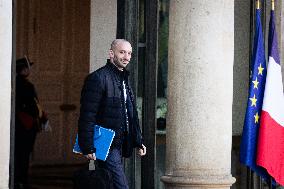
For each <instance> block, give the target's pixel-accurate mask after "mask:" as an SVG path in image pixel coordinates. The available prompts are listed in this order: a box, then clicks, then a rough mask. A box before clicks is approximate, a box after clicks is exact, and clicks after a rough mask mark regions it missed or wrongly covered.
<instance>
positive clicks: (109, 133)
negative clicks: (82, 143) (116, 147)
mask: <svg viewBox="0 0 284 189" xmlns="http://www.w3.org/2000/svg"><path fill="white" fill-rule="evenodd" d="M114 136H115V132H114V131H113V130H111V129H106V128H104V127H101V126H98V125H95V126H94V147H95V148H96V153H95V155H96V158H97V159H100V160H103V161H105V160H106V158H107V156H108V153H109V149H110V146H111V143H112V140H113V138H114ZM73 152H74V153H80V154H82V151H81V149H80V147H79V144H78V135H77V136H76V141H75V144H74V147H73Z"/></svg>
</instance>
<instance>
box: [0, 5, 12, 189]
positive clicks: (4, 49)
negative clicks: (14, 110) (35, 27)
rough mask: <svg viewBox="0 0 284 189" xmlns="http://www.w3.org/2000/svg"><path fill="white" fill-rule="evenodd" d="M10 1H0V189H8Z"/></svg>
mask: <svg viewBox="0 0 284 189" xmlns="http://www.w3.org/2000/svg"><path fill="white" fill-rule="evenodd" d="M12 23H13V22H12V1H5V0H4V1H3V0H0V26H1V27H0V49H1V50H0V81H1V95H0V116H1V117H0V125H1V134H0V144H1V155H0V170H1V171H0V188H1V189H8V188H9V163H10V121H11V117H10V116H11V114H10V113H11V62H12Z"/></svg>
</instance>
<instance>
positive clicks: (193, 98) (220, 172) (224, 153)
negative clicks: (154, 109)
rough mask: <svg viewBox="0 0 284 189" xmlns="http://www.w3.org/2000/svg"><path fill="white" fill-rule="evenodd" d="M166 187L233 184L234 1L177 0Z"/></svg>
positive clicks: (171, 56)
mask: <svg viewBox="0 0 284 189" xmlns="http://www.w3.org/2000/svg"><path fill="white" fill-rule="evenodd" d="M170 3H171V4H170V24H169V29H170V31H169V69H168V117H167V152H166V173H165V176H163V177H162V178H161V180H162V181H163V182H164V184H165V186H166V189H181V188H189V189H199V188H218V189H228V188H230V186H231V185H232V184H233V183H234V182H235V179H234V178H233V177H232V175H231V142H232V141H231V139H232V97H233V58H234V1H232V0H215V1H212V0H203V1H196V0H171V2H170Z"/></svg>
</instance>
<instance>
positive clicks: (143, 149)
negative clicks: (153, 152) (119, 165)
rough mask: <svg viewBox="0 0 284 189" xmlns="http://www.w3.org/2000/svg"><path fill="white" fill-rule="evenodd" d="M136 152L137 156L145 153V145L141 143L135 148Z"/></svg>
mask: <svg viewBox="0 0 284 189" xmlns="http://www.w3.org/2000/svg"><path fill="white" fill-rule="evenodd" d="M137 154H138V155H139V156H144V155H145V154H146V146H144V144H142V148H139V149H137Z"/></svg>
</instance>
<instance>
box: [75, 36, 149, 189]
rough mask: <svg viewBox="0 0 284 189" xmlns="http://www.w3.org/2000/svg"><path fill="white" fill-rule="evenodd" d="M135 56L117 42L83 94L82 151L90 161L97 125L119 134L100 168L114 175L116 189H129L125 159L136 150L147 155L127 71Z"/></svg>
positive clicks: (79, 137) (126, 46)
mask: <svg viewBox="0 0 284 189" xmlns="http://www.w3.org/2000/svg"><path fill="white" fill-rule="evenodd" d="M131 53H132V47H131V44H130V43H129V42H128V41H126V40H124V39H116V40H114V41H113V42H112V44H111V48H110V50H109V58H110V59H109V60H108V61H107V63H106V65H105V66H103V67H101V68H100V69H98V70H96V71H95V72H93V73H91V74H89V75H88V76H87V78H86V80H85V83H84V86H83V89H82V93H81V108H80V117H79V122H78V123H79V124H78V141H79V146H80V149H81V150H82V152H83V154H84V155H85V157H86V158H87V159H89V160H95V159H96V157H95V152H96V149H94V146H93V135H94V128H93V127H94V125H100V126H102V127H105V128H108V129H112V130H114V131H115V137H114V140H113V142H112V145H111V148H110V151H109V155H108V157H107V159H106V161H100V160H98V163H99V166H102V167H104V168H106V169H107V170H108V171H110V172H111V173H112V176H113V182H114V183H113V184H114V188H115V189H128V184H127V179H126V176H125V174H124V171H123V164H122V157H129V156H131V154H132V150H133V148H137V151H138V154H139V155H140V156H144V155H145V154H146V147H145V146H144V145H143V141H142V135H141V131H140V127H139V121H138V113H137V109H136V102H135V98H134V94H133V91H132V89H131V87H130V85H129V79H128V76H129V72H128V71H127V70H126V66H127V65H128V64H129V62H130V59H131Z"/></svg>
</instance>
